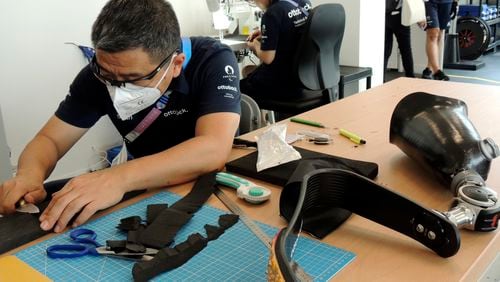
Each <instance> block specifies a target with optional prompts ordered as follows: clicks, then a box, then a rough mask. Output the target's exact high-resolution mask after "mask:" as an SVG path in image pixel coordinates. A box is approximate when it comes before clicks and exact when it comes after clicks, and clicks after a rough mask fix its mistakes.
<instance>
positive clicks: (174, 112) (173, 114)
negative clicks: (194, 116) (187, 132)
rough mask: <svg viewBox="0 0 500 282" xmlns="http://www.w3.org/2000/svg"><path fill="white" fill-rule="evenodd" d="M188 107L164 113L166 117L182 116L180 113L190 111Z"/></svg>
mask: <svg viewBox="0 0 500 282" xmlns="http://www.w3.org/2000/svg"><path fill="white" fill-rule="evenodd" d="M188 112H189V111H188V109H180V110H170V111H166V112H164V113H163V116H164V117H169V116H180V115H183V114H185V113H188Z"/></svg>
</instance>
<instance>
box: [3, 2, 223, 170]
mask: <svg viewBox="0 0 500 282" xmlns="http://www.w3.org/2000/svg"><path fill="white" fill-rule="evenodd" d="M105 3H106V1H105V0H85V1H82V0H44V1H33V0H16V1H1V4H0V36H1V40H2V41H1V44H0V85H1V88H0V104H1V106H2V110H3V117H4V123H5V130H6V134H7V142H8V144H9V146H10V147H11V150H12V158H11V162H12V163H13V164H16V163H17V159H18V157H19V154H20V153H21V151H22V149H23V148H24V146H25V145H26V144H27V143H28V142H29V140H31V138H32V137H33V136H34V135H35V134H36V132H37V131H38V130H39V129H40V128H41V127H42V126H43V124H44V123H45V122H46V120H47V119H48V118H49V117H50V116H51V115H52V114H53V113H54V111H55V110H56V108H57V106H58V104H59V102H60V101H61V100H62V99H63V98H64V96H65V95H66V93H67V91H68V86H69V84H70V83H71V81H72V80H73V78H74V76H75V75H76V74H77V73H78V72H79V70H80V69H81V68H82V67H83V66H84V65H85V64H86V61H85V60H84V58H83V56H82V55H81V53H80V51H79V50H78V48H76V47H75V46H72V45H66V44H64V42H75V43H78V44H81V45H89V46H90V45H91V44H90V30H91V26H92V23H93V22H94V20H95V18H96V17H97V15H98V13H99V11H100V9H101V8H102V7H103V6H104V4H105ZM171 3H172V4H173V6H174V9H175V10H176V11H177V14H178V18H179V22H180V24H181V30H182V33H183V34H184V35H198V34H215V32H214V31H212V29H211V17H210V14H209V12H208V10H207V8H206V4H205V0H189V1H184V0H173V1H171ZM188 7H189V8H188ZM193 19H196V20H193ZM119 141H120V137H119V135H118V133H117V131H116V130H115V129H114V127H113V126H112V125H111V122H110V121H109V120H108V118H103V119H101V121H99V123H98V125H97V126H96V127H93V128H92V129H91V130H90V131H89V132H88V133H87V134H86V136H84V138H83V139H82V140H80V141H79V142H78V143H77V144H76V146H75V147H74V148H73V149H72V150H71V151H70V152H68V154H67V155H66V156H65V157H64V158H63V159H62V161H61V162H60V163H59V165H58V166H57V168H56V170H55V171H54V173H53V175H52V177H51V178H53V179H54V178H60V177H65V176H72V175H76V174H79V173H82V172H84V171H86V170H87V169H88V168H89V166H90V165H92V164H94V163H96V162H97V161H98V157H97V154H96V153H95V152H94V150H93V149H92V147H95V148H96V149H105V148H108V147H109V146H110V145H113V144H117V143H119Z"/></svg>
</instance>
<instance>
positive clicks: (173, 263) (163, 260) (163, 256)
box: [132, 214, 239, 281]
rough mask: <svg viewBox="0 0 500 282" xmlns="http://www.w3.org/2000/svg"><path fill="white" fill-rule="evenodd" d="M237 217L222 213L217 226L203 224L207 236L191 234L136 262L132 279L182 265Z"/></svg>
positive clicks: (148, 276) (145, 277)
mask: <svg viewBox="0 0 500 282" xmlns="http://www.w3.org/2000/svg"><path fill="white" fill-rule="evenodd" d="M238 219H239V217H238V216H237V215H235V214H223V215H221V216H220V217H219V225H220V226H219V227H217V226H213V225H209V224H207V225H205V230H206V231H207V238H204V237H203V236H201V235H200V234H199V233H195V234H192V235H190V236H189V237H188V239H187V240H186V241H184V242H182V243H180V244H178V245H177V246H175V247H174V248H163V249H161V250H160V251H159V252H158V254H156V255H155V257H154V258H153V259H152V260H150V261H144V262H139V263H136V264H135V265H134V268H133V269H132V275H133V277H134V281H147V280H149V279H151V278H153V277H155V276H156V275H158V274H160V273H162V272H165V271H168V270H172V269H174V268H177V267H179V266H181V265H183V264H184V263H186V262H187V261H188V260H190V259H191V258H192V257H194V256H195V255H196V254H197V253H199V252H200V251H201V250H203V249H204V248H205V247H206V245H207V243H208V242H209V241H212V240H216V239H217V238H219V236H220V235H222V234H223V233H224V232H225V231H226V230H227V229H228V228H230V227H231V226H233V225H234V224H236V223H237V222H238Z"/></svg>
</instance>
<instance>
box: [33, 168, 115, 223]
mask: <svg viewBox="0 0 500 282" xmlns="http://www.w3.org/2000/svg"><path fill="white" fill-rule="evenodd" d="M116 174H117V173H113V168H110V169H105V170H101V171H97V172H93V173H88V174H84V175H81V176H78V177H75V178H73V179H71V180H70V181H69V182H68V183H67V184H66V185H65V186H64V187H63V188H62V189H61V190H60V191H58V192H56V193H54V194H53V195H52V201H51V202H50V203H49V205H48V206H47V208H46V209H45V211H44V212H43V213H42V215H41V216H40V222H41V224H40V227H41V228H42V229H43V230H50V229H52V228H53V227H54V226H55V227H54V232H62V231H63V230H64V229H65V228H66V226H67V225H68V223H69V222H70V220H71V219H72V218H73V217H74V216H75V215H76V214H77V213H80V214H79V215H78V217H77V218H76V219H75V220H74V222H73V224H72V227H76V226H79V225H81V224H83V223H85V222H86V221H87V220H88V219H89V218H90V217H91V216H92V215H93V214H94V213H96V212H97V211H99V210H102V209H105V208H107V207H110V206H112V205H115V204H117V203H118V202H119V201H120V200H121V199H122V198H123V194H124V193H125V190H124V188H123V183H122V181H120V179H121V178H123V177H120V176H119V175H116Z"/></svg>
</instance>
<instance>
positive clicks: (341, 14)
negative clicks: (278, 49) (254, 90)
mask: <svg viewBox="0 0 500 282" xmlns="http://www.w3.org/2000/svg"><path fill="white" fill-rule="evenodd" d="M344 28H345V10H344V7H343V6H342V5H340V4H333V3H329V4H322V5H319V6H317V7H315V8H314V9H312V11H311V12H310V14H309V17H308V19H307V22H306V23H305V26H304V31H303V34H302V36H301V40H300V42H299V45H298V47H297V52H296V56H295V58H294V63H293V67H294V70H295V71H294V72H295V73H296V74H297V77H296V79H297V80H298V81H299V82H300V84H301V85H302V87H301V89H300V92H301V93H300V95H299V96H298V97H293V98H273V97H266V95H262V96H259V97H253V98H254V99H255V101H256V102H257V104H258V105H259V107H260V108H261V109H266V110H270V111H275V112H278V113H283V114H285V115H295V114H299V113H302V112H305V111H308V110H311V109H313V108H316V107H318V106H321V105H324V104H327V103H330V102H333V101H336V100H338V98H339V97H338V84H339V80H340V71H339V52H340V46H341V44H342V38H343V37H344ZM285 99H286V100H285Z"/></svg>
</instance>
